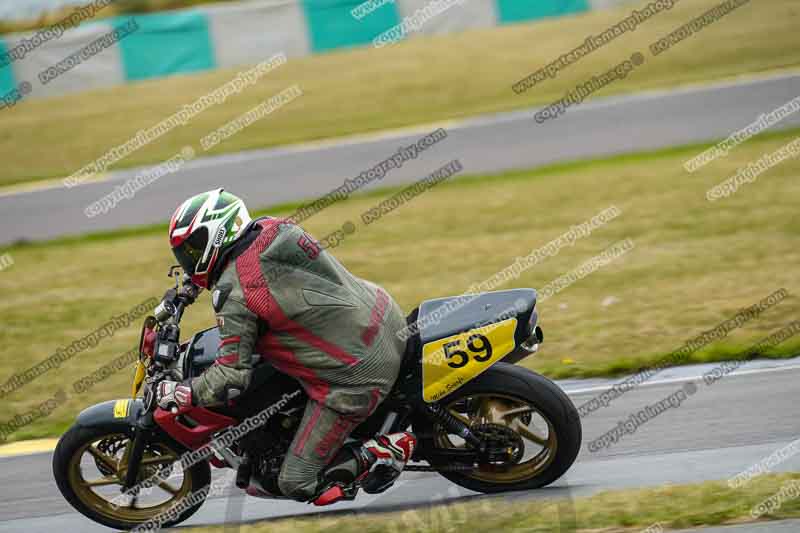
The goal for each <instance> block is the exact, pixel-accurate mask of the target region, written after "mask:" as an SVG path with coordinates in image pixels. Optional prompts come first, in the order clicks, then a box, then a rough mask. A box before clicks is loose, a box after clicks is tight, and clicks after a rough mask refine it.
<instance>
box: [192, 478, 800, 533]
mask: <svg viewBox="0 0 800 533" xmlns="http://www.w3.org/2000/svg"><path fill="white" fill-rule="evenodd" d="M798 480H800V474H792V475H767V476H763V477H760V478H756V479H755V480H753V481H751V482H750V484H748V485H747V486H746V487H745V488H743V489H731V488H729V487H728V486H727V485H726V484H725V483H724V482H718V481H715V482H708V483H701V484H696V485H674V486H665V487H659V488H652V489H637V490H624V491H608V492H602V493H599V494H597V495H594V496H591V497H588V498H577V499H575V500H574V501H572V503H571V504H570V503H567V502H565V501H563V500H546V501H542V500H534V501H531V500H527V501H520V500H516V501H514V502H513V503H511V502H506V501H503V500H496V499H488V498H480V499H471V500H468V501H466V502H464V503H457V504H453V505H440V506H433V507H427V508H422V509H414V510H409V511H402V512H394V513H381V514H364V513H361V514H352V513H348V514H340V515H335V516H330V517H329V516H326V515H321V516H317V517H315V518H312V519H308V518H306V519H303V518H298V519H285V520H272V521H268V522H260V523H253V524H248V525H243V526H241V528H240V531H241V532H242V533H262V532H270V533H284V532H287V533H288V532H294V531H302V532H304V533H322V532H324V531H336V532H337V533H351V532H352V533H383V532H386V531H389V532H393V531H406V532H415V533H432V532H441V531H460V530H467V531H474V530H476V529H475V524H480V531H514V532H523V531H524V532H529V533H550V532H553V533H555V532H559V531H576V532H587V533H588V532H600V531H602V532H603V533H623V532H634V531H637V532H638V531H642V530H644V529H645V528H648V527H654V529H652V531H662V530H661V529H657V528H656V526H660V527H661V528H663V529H682V528H690V527H695V526H706V525H707V526H711V525H720V524H731V523H737V524H738V523H747V522H752V521H755V519H754V518H753V516H752V515H751V511H752V510H753V509H756V508H757V507H758V505H759V504H761V503H762V502H764V501H765V500H766V499H768V498H770V497H771V496H776V495H778V494H780V491H781V489H782V488H783V489H784V492H785V493H786V494H789V495H791V494H795V495H796V494H797V493H798V490H799V489H798V487H800V482H799V481H798ZM789 487H793V488H792V490H791V492H790V491H789V490H787V489H788V488H789ZM798 517H800V499H797V498H794V499H792V498H791V497H786V498H783V499H782V501H781V506H780V508H778V509H775V510H774V511H772V512H770V513H767V514H766V515H764V517H763V519H786V518H798ZM573 524H574V526H573ZM573 527H574V529H573ZM222 530H223V526H218V527H203V528H190V529H188V531H190V532H192V533H216V532H218V531H222Z"/></svg>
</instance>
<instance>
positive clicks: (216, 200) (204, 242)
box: [169, 189, 251, 289]
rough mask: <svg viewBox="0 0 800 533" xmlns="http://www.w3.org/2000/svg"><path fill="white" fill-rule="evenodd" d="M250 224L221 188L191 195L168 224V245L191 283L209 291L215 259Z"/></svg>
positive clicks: (242, 207) (238, 203)
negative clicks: (190, 279)
mask: <svg viewBox="0 0 800 533" xmlns="http://www.w3.org/2000/svg"><path fill="white" fill-rule="evenodd" d="M250 222H251V219H250V214H249V213H248V212H247V208H246V207H245V205H244V202H243V201H242V200H241V199H240V198H239V197H237V196H234V195H233V194H231V193H228V192H224V189H216V190H213V191H208V192H204V193H202V194H198V195H197V196H192V197H191V198H189V199H188V200H186V201H185V202H183V203H182V204H181V205H180V207H178V209H177V210H176V211H175V214H173V215H172V220H170V222H169V244H170V246H172V253H174V254H175V258H176V259H177V260H178V263H180V265H181V267H183V271H184V272H185V273H186V274H188V275H189V276H191V278H192V283H194V284H195V285H199V286H201V287H204V288H206V289H207V288H208V286H209V274H210V273H211V272H212V270H213V269H214V265H215V264H216V262H217V260H218V259H219V258H220V256H221V255H222V253H223V252H225V251H226V250H227V249H229V248H230V247H231V246H232V245H233V243H234V242H236V239H238V238H239V237H241V236H242V234H243V233H244V232H245V230H246V229H247V227H248V225H249V224H250Z"/></svg>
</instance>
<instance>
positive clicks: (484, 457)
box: [53, 267, 581, 529]
mask: <svg viewBox="0 0 800 533" xmlns="http://www.w3.org/2000/svg"><path fill="white" fill-rule="evenodd" d="M170 276H171V277H174V279H175V285H174V287H173V288H171V289H170V290H168V291H167V294H166V295H165V297H164V299H163V300H162V301H161V303H160V304H159V305H158V306H157V307H156V309H155V310H154V312H153V315H152V316H148V317H147V318H146V319H145V321H144V324H143V327H142V332H141V337H140V343H139V361H138V363H137V367H136V372H135V376H134V380H133V386H132V391H131V392H132V398H129V399H119V400H111V401H107V402H104V403H100V404H97V405H94V406H92V407H89V408H87V409H85V410H84V411H82V412H81V413H80V414H79V415H78V417H77V420H76V421H75V423H74V425H73V426H72V427H71V428H70V429H69V430H67V432H66V433H64V435H62V437H61V438H60V440H59V442H58V445H57V447H56V449H55V453H54V456H53V473H54V476H55V480H56V483H57V484H58V488H59V490H60V491H61V494H62V495H63V496H64V498H66V500H67V501H68V502H69V503H70V504H71V505H72V506H73V507H74V508H75V509H76V510H77V511H79V512H80V513H82V514H83V515H85V516H87V517H88V518H90V519H92V520H94V521H95V522H98V523H100V524H103V525H105V526H108V527H111V528H115V529H131V528H134V527H136V526H142V525H145V524H149V525H153V524H155V525H156V526H158V527H169V526H173V525H175V524H178V523H180V522H183V521H184V520H186V519H187V518H189V517H190V516H191V515H192V514H194V513H195V512H196V511H197V510H198V509H199V508H200V507H201V506H202V505H203V502H204V500H205V498H206V497H207V495H208V490H209V486H210V482H211V467H212V466H213V467H215V468H222V469H232V470H233V471H234V472H235V481H236V486H237V487H239V488H242V489H246V490H248V493H249V491H250V490H252V489H253V488H256V489H257V491H258V492H260V493H262V494H263V492H267V493H270V494H275V495H279V494H280V490H279V488H278V482H277V480H278V474H279V472H280V468H281V464H282V463H283V459H284V457H285V455H286V453H287V450H288V449H289V446H290V443H291V441H292V439H293V437H294V434H295V432H296V430H297V427H298V425H299V424H300V421H301V419H302V416H303V411H304V408H305V404H306V401H307V396H306V393H305V391H304V390H303V388H302V386H301V385H300V383H299V382H298V381H296V380H295V379H294V378H292V377H290V376H288V375H285V374H282V373H280V372H278V371H277V370H275V368H274V367H272V366H271V365H270V364H269V362H268V358H261V357H259V356H254V362H255V369H256V370H255V372H254V375H253V378H252V379H251V382H250V384H249V386H248V390H245V391H241V394H238V395H235V397H229V398H228V401H227V402H226V403H225V404H224V405H219V406H214V407H196V406H192V407H182V408H178V407H177V406H172V407H171V408H170V409H162V408H161V407H159V405H158V403H157V402H156V398H155V391H156V390H157V387H158V385H159V383H160V382H161V381H162V380H165V379H170V380H174V381H182V380H185V379H191V378H193V377H196V376H198V375H200V374H201V373H202V372H203V371H204V370H205V369H206V368H208V367H209V366H210V365H212V364H215V358H216V354H217V349H218V347H219V342H220V337H219V330H218V328H216V327H214V328H210V329H206V330H204V331H201V332H199V333H196V334H195V335H194V336H192V337H191V338H190V339H189V340H188V341H185V342H181V341H180V321H181V317H182V316H183V313H184V310H185V308H186V307H187V306H188V305H191V303H193V302H194V300H195V299H196V298H197V296H198V294H199V292H200V290H201V289H200V288H199V287H196V286H194V285H192V284H191V282H190V281H188V278H187V277H186V276H183V277H181V275H180V273H179V271H177V270H176V268H175V267H173V268H172V269H170ZM536 298H537V295H536V291H535V290H533V289H513V290H506V291H497V292H488V293H482V294H472V295H462V296H458V297H452V298H439V299H435V300H427V301H425V302H423V303H422V304H420V306H419V307H417V308H416V309H415V310H414V311H413V312H412V313H411V314H410V315H409V316H408V319H407V321H408V325H409V326H408V328H407V329H406V330H404V331H403V332H401V333H402V334H406V335H407V341H406V350H405V353H404V354H403V362H402V366H401V370H400V374H399V377H398V379H397V382H396V384H395V385H394V388H393V390H392V391H391V392H390V394H389V395H388V396H387V397H386V399H385V400H384V401H383V402H382V403H381V404H380V405H379V406H378V408H377V409H376V410H375V411H374V413H373V414H372V415H371V416H370V417H369V418H368V419H367V420H365V421H364V422H363V423H362V424H361V425H360V426H358V427H357V428H356V429H355V430H354V431H353V432H352V434H351V437H350V438H351V439H355V440H357V441H363V440H366V439H369V438H371V437H372V436H374V435H375V434H379V433H393V432H399V431H405V430H408V431H412V432H413V433H414V434H415V435H416V436H417V439H418V442H417V446H416V448H415V449H414V452H413V456H412V458H411V461H410V462H409V464H408V465H407V466H406V468H405V471H427V472H438V473H439V474H441V475H442V476H444V477H445V478H447V479H448V480H450V481H451V482H453V483H455V484H457V485H460V486H462V487H464V488H467V489H469V490H472V491H476V492H481V493H497V492H506V491H518V490H529V489H536V488H539V487H543V486H545V485H548V484H550V483H553V482H554V481H556V480H557V479H559V478H560V477H561V476H562V475H563V474H564V473H565V472H566V471H567V470H568V469H569V468H570V466H571V465H572V463H573V462H574V460H575V458H576V456H577V455H578V451H579V449H580V444H581V423H580V418H579V416H578V412H577V410H576V409H575V406H574V405H573V404H572V402H571V401H570V399H569V397H568V396H567V395H566V394H565V393H564V392H563V391H562V390H561V389H560V388H559V387H558V386H557V385H556V384H554V383H553V382H552V381H550V380H549V379H547V378H545V377H543V376H541V375H539V374H537V373H535V372H533V371H531V370H528V369H526V368H524V367H521V366H518V365H517V364H516V363H519V362H520V361H522V360H523V359H524V358H526V357H528V356H530V355H532V354H534V353H535V352H536V351H537V350H538V348H539V345H540V344H541V343H542V342H543V334H542V329H541V327H540V326H539V324H538V321H539V316H538V312H537V310H536ZM141 389H143V394H142V395H141V397H137V395H138V393H139V392H140V390H141ZM230 396H234V395H230ZM355 489H356V490H357V487H356V488H355Z"/></svg>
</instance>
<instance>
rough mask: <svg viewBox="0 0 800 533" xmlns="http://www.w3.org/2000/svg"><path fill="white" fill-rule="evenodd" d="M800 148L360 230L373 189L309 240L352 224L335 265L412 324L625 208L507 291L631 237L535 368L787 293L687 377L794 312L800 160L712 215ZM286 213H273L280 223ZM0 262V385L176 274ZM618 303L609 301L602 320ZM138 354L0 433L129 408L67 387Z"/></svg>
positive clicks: (71, 254)
mask: <svg viewBox="0 0 800 533" xmlns="http://www.w3.org/2000/svg"><path fill="white" fill-rule="evenodd" d="M798 135H800V131H790V132H779V133H773V134H770V135H763V136H759V137H756V138H755V139H753V140H751V141H748V142H747V143H746V144H744V145H742V146H740V147H738V148H736V149H735V150H733V151H732V152H731V153H730V155H728V156H727V157H726V158H723V159H719V160H717V161H715V162H714V163H712V164H710V165H708V166H706V167H704V168H703V169H702V170H700V171H698V172H696V173H695V174H692V175H687V174H686V173H685V171H684V170H683V168H682V164H683V162H684V161H685V160H687V159H688V158H690V157H692V156H694V155H696V154H697V153H698V152H699V151H700V150H702V149H703V148H702V147H688V148H687V147H684V148H677V149H669V150H664V151H659V152H653V153H649V154H637V155H631V156H622V157H613V158H608V159H604V160H599V161H589V162H581V163H575V164H566V165H557V166H552V167H548V168H545V169H538V170H531V171H518V172H511V173H505V174H500V175H494V176H476V177H471V178H464V179H458V180H455V181H453V182H450V183H443V184H440V185H439V186H437V187H436V188H435V189H433V190H431V191H429V192H427V193H425V194H423V195H421V196H419V197H417V198H416V199H414V200H413V201H411V202H410V203H407V204H405V205H403V206H402V207H400V208H398V209H397V210H396V211H394V212H393V213H392V214H390V215H388V216H386V217H384V218H383V219H381V220H380V221H378V222H374V223H373V224H371V225H369V226H365V225H363V223H361V222H360V218H359V217H360V214H361V213H363V212H365V211H367V210H368V209H369V208H370V207H372V206H374V205H375V204H376V203H378V202H379V201H381V200H382V199H384V198H387V197H388V196H389V195H390V192H388V191H386V190H383V191H374V192H372V193H370V194H367V195H361V196H356V197H354V198H351V199H350V200H347V201H345V202H341V203H338V204H335V205H333V206H331V207H329V208H327V209H326V210H324V211H323V212H321V213H319V214H318V215H316V216H314V217H312V218H311V219H309V220H307V221H306V223H304V226H305V227H306V228H307V229H308V230H309V231H310V232H311V233H313V234H314V235H316V236H318V237H320V236H324V235H327V234H328V233H330V232H331V231H333V230H334V229H336V228H339V227H341V225H342V223H343V222H344V221H345V220H352V221H354V222H356V223H357V227H356V232H355V233H354V234H353V235H350V236H349V237H348V239H347V240H346V241H345V242H344V243H343V244H342V245H341V246H340V247H338V248H336V249H335V250H333V252H334V253H335V255H336V256H337V257H338V258H339V259H340V260H342V262H343V263H344V264H345V265H347V266H348V268H350V269H351V270H352V271H353V272H354V273H356V274H357V275H359V276H362V277H364V278H366V279H370V280H373V281H375V282H377V283H380V284H381V285H383V286H384V287H385V288H386V289H387V290H388V291H389V292H390V293H391V294H392V295H393V296H394V297H395V298H396V299H397V300H398V301H399V302H400V304H401V305H402V306H403V308H404V309H405V310H407V311H409V310H411V308H413V307H414V306H415V305H417V304H418V303H419V302H420V301H422V300H424V299H427V298H434V297H440V296H446V295H455V294H460V293H461V292H463V291H464V290H466V289H467V288H468V287H469V286H470V285H472V284H474V283H477V282H480V281H482V280H484V279H487V278H489V277H490V276H492V275H493V274H494V273H495V272H497V271H499V270H501V269H503V268H505V267H506V266H508V265H510V264H511V263H512V262H513V261H514V260H515V258H516V257H518V256H521V255H526V254H528V253H530V252H531V251H532V250H534V249H537V248H539V247H541V246H543V245H545V244H546V243H548V242H549V241H551V240H552V239H555V238H556V237H558V236H559V235H560V234H561V233H563V232H564V231H565V230H566V229H567V228H569V227H570V225H574V224H580V223H581V222H584V221H586V220H588V219H590V218H591V217H592V216H594V215H595V214H596V213H598V212H600V211H602V210H604V209H606V208H608V207H609V206H611V205H616V206H618V207H619V208H620V209H621V210H622V214H621V215H620V216H619V217H618V218H616V219H615V220H613V221H611V222H609V223H608V224H607V225H605V226H603V227H601V228H599V229H597V230H595V231H594V232H593V233H592V234H591V236H589V237H587V238H583V239H580V240H578V241H577V242H576V243H575V244H574V246H571V247H565V248H563V249H562V250H561V251H560V252H559V253H558V254H557V255H555V256H553V257H550V258H548V259H546V260H545V261H543V262H541V263H539V264H537V265H536V266H535V267H534V268H532V269H530V270H527V271H525V272H523V273H522V275H521V277H520V278H519V279H517V280H514V281H511V282H509V283H507V284H506V285H504V286H502V287H500V288H513V287H537V288H541V287H542V286H544V285H545V284H547V283H549V282H550V281H551V280H553V279H555V278H557V277H558V276H561V275H562V274H564V273H566V272H568V271H570V270H572V269H574V268H576V267H578V266H579V265H580V264H581V263H583V262H584V261H586V260H587V259H589V258H590V257H592V256H594V255H596V254H598V253H599V252H601V251H602V250H603V249H604V248H606V247H607V246H609V245H611V244H612V243H614V242H617V241H619V240H621V239H625V238H630V239H632V240H633V241H634V242H635V245H636V247H635V249H634V250H632V251H630V252H629V253H627V254H626V255H624V256H622V257H621V258H619V259H617V260H616V261H614V262H613V263H611V264H610V265H607V266H605V267H603V268H601V269H600V270H598V271H597V272H594V273H593V274H591V275H589V276H588V277H586V278H584V279H582V280H580V281H578V282H577V283H575V284H574V285H572V286H570V287H568V288H566V289H564V290H563V291H562V292H560V293H558V294H556V295H554V296H553V297H552V298H550V299H548V300H547V301H545V302H543V303H542V304H541V305H540V316H541V323H542V327H543V328H544V331H545V339H546V340H545V343H544V344H543V346H542V349H541V351H540V353H539V354H537V355H536V356H535V357H533V358H529V359H528V360H526V361H525V364H526V365H529V366H531V367H532V368H534V369H536V370H538V371H540V372H543V373H545V374H547V375H549V376H551V377H558V378H563V377H586V376H599V375H610V374H618V373H622V372H630V371H633V370H636V369H638V368H641V367H643V366H647V365H649V364H651V363H652V362H653V361H656V360H659V359H660V358H661V357H662V356H664V355H665V354H668V353H670V352H672V351H673V350H675V349H677V348H679V347H680V346H681V345H682V343H683V342H684V341H685V340H687V339H689V338H691V337H694V336H696V335H698V334H700V333H702V332H704V331H707V330H709V329H711V328H712V327H714V326H715V325H717V324H718V323H720V322H722V321H724V320H726V319H728V318H730V317H732V316H733V315H734V314H735V313H736V312H737V311H738V310H739V309H740V308H743V307H746V306H749V305H752V304H754V303H756V302H757V301H759V300H760V299H762V298H763V297H765V296H766V295H768V294H770V293H772V292H774V291H775V290H777V289H779V288H781V287H784V288H786V289H787V290H788V292H789V293H790V295H789V297H787V298H786V299H785V300H784V301H783V302H781V303H780V304H778V305H777V306H775V307H774V308H772V309H770V310H768V311H767V312H765V313H764V314H762V315H761V316H760V317H759V318H757V319H754V320H752V321H750V322H749V323H747V324H746V325H745V326H743V327H742V328H740V329H739V330H736V331H733V332H732V333H731V334H730V335H729V336H728V338H726V339H725V340H723V341H720V342H717V343H714V344H712V345H709V346H708V347H707V349H705V350H701V351H700V352H698V353H695V354H694V355H693V356H692V357H691V358H690V361H693V362H698V361H711V360H720V359H727V358H729V357H731V356H736V355H737V354H739V353H740V352H741V351H742V350H743V349H744V348H746V347H748V346H749V345H750V344H751V343H752V342H754V341H755V340H758V339H760V338H761V337H763V336H766V335H768V334H770V333H772V332H774V331H776V330H778V329H779V328H781V327H783V326H785V325H786V324H788V323H789V322H790V321H791V320H793V319H794V318H796V317H797V315H798V311H800V299H798V296H797V294H798V289H800V287H798V281H797V276H796V274H795V272H794V270H793V269H792V265H794V264H797V263H798V261H800V246H798V244H800V239H798V234H800V219H798V218H797V216H796V210H797V206H796V198H797V195H798V193H800V181H798V179H797V178H798V175H800V160H798V159H793V160H789V161H786V162H784V163H782V164H781V165H779V166H777V167H775V168H773V169H771V170H770V171H768V172H767V173H766V174H763V175H762V176H760V177H759V178H758V180H757V181H756V182H754V183H752V184H746V185H744V186H743V188H742V189H741V190H740V191H739V192H738V193H737V194H735V195H734V196H732V197H730V198H728V199H725V200H722V201H719V202H716V203H713V204H710V203H708V202H707V201H706V200H705V191H706V190H707V189H708V188H709V187H711V186H713V185H716V184H717V183H719V182H721V181H722V180H724V179H726V178H727V177H728V176H731V175H732V174H734V173H735V172H736V169H737V168H739V167H741V166H744V165H745V164H747V163H748V162H750V161H753V160H755V159H757V158H758V157H760V156H761V155H762V154H764V153H767V152H772V151H774V150H776V149H777V148H779V147H781V146H783V145H784V144H786V143H787V142H789V141H790V140H792V139H793V138H795V137H796V136H798ZM438 165H439V163H437V164H436V165H433V164H432V167H431V170H433V169H434V168H436V166H438ZM290 207H291V206H288V207H287V206H284V208H283V209H274V210H270V212H271V213H272V214H278V215H280V214H284V215H286V214H289V213H291V208H290ZM2 253H10V254H11V256H12V257H13V258H14V261H15V264H14V265H13V266H11V267H10V268H8V269H6V270H4V271H2V272H0V292H1V293H2V294H3V298H2V300H0V316H2V317H3V319H2V322H3V327H2V328H0V346H2V349H1V350H2V351H0V369H2V370H0V384H2V383H4V382H5V380H6V379H8V378H9V377H10V376H11V375H12V374H14V373H16V372H19V371H22V370H24V369H26V368H28V367H30V366H31V365H33V364H35V363H37V362H39V361H41V360H43V359H45V358H46V357H47V356H49V355H50V354H52V353H53V352H54V351H55V349H56V348H57V347H59V346H62V345H64V344H69V343H71V342H72V341H73V340H75V339H77V338H79V337H80V336H82V335H85V334H87V333H89V332H91V331H93V330H94V329H96V328H97V327H98V326H100V325H101V324H103V323H104V322H106V321H107V320H108V319H109V318H110V316H111V315H112V314H119V313H121V312H123V311H126V310H128V309H129V308H131V307H132V306H134V305H136V304H138V303H139V302H141V301H143V300H145V299H146V298H148V297H150V296H160V295H161V294H162V293H163V291H164V290H165V289H166V288H167V286H168V284H169V280H167V279H166V271H167V267H168V266H169V265H170V264H172V263H173V262H174V258H172V256H171V253H170V251H169V246H168V243H167V239H166V231H165V229H164V228H163V227H161V228H158V227H151V228H149V229H146V230H143V231H138V230H125V231H123V232H117V233H111V234H105V235H102V236H100V237H87V238H84V239H64V240H59V241H53V242H50V243H43V244H28V245H17V246H12V247H10V248H8V249H6V250H0V254H2ZM609 297H613V299H615V300H616V303H614V304H612V305H607V306H604V305H603V302H604V301H605V300H606V299H607V298H609ZM212 323H213V316H212V311H211V306H210V305H209V301H208V297H207V296H203V297H201V299H200V301H199V302H198V304H197V305H195V306H194V307H193V308H191V309H190V310H189V312H188V313H187V316H186V319H185V321H184V332H185V333H186V334H188V333H189V332H192V331H195V330H197V329H199V328H202V327H206V326H208V325H210V324H212ZM137 341H138V325H135V324H134V325H131V326H130V327H128V328H127V329H125V330H124V331H120V332H118V333H117V335H115V336H114V337H113V338H111V339H106V340H104V341H103V342H102V343H101V344H100V345H99V346H98V347H96V348H94V349H90V350H87V351H86V352H83V353H81V354H80V355H78V356H76V357H75V358H74V359H72V360H70V361H68V362H66V363H65V364H63V365H62V366H61V368H60V369H58V370H56V371H51V372H49V373H47V374H45V375H43V376H41V377H39V378H38V379H36V380H35V381H34V382H32V383H31V384H29V385H27V386H26V387H24V388H23V389H21V390H18V391H16V392H14V393H12V394H11V395H9V396H7V397H5V398H3V404H4V410H3V411H4V415H3V419H2V420H0V423H3V422H5V421H6V420H8V419H10V418H11V417H13V416H14V415H16V414H19V413H23V412H27V411H29V410H30V409H32V408H33V407H34V406H35V405H38V404H39V403H41V401H43V399H46V398H49V397H50V396H52V394H53V392H54V391H55V390H56V389H57V388H58V387H64V388H65V390H66V391H67V393H68V395H69V397H68V398H67V400H66V401H65V402H63V404H62V405H61V406H60V407H59V408H58V409H56V411H54V412H53V413H52V414H50V415H49V416H48V417H46V418H43V419H41V420H38V421H36V422H35V423H33V424H31V425H30V426H27V427H25V428H24V429H21V430H19V431H17V432H16V433H14V434H13V435H12V436H11V439H12V440H18V439H23V438H31V437H41V436H52V435H57V434H59V432H60V431H62V430H63V429H64V428H65V427H67V426H68V425H69V424H70V423H71V422H72V420H73V419H74V416H75V414H76V413H77V412H78V411H79V410H80V409H82V408H83V407H85V406H87V405H89V404H92V403H96V402H99V401H102V400H106V399H110V398H115V397H124V395H125V394H126V393H127V391H128V390H129V382H130V379H131V377H132V371H130V370H126V371H121V372H119V373H117V374H114V375H112V376H111V377H109V378H108V379H107V380H106V381H104V382H102V383H101V384H98V385H96V386H95V387H94V388H92V389H91V390H90V391H88V392H86V393H84V394H81V395H78V394H75V393H74V392H73V391H72V389H71V387H72V383H73V382H74V381H76V380H78V379H79V378H81V377H82V376H84V375H86V374H89V373H91V372H92V371H94V370H95V369H97V368H99V367H100V366H102V365H103V364H105V363H107V362H109V361H110V360H111V359H112V358H114V357H116V356H117V355H118V354H121V353H123V352H124V351H126V350H128V349H130V348H131V347H133V346H134V345H135V343H136V342H137ZM799 352H800V344H799V343H798V341H797V339H790V340H788V341H786V342H785V343H784V344H781V345H779V346H778V347H777V348H775V349H774V350H772V351H771V352H770V353H768V354H766V355H769V356H771V357H786V356H788V355H794V354H797V353H799Z"/></svg>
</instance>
